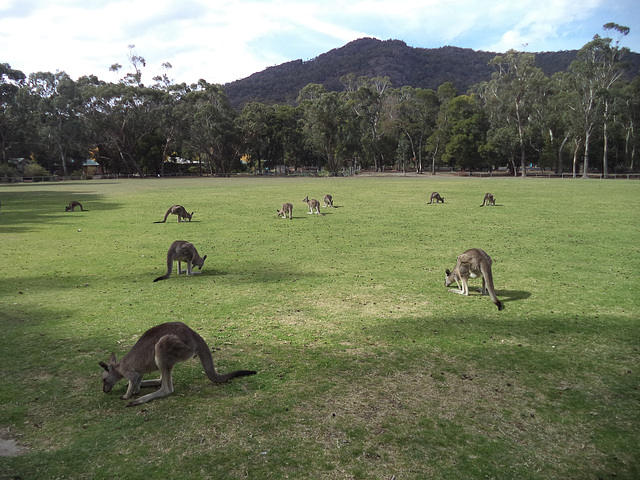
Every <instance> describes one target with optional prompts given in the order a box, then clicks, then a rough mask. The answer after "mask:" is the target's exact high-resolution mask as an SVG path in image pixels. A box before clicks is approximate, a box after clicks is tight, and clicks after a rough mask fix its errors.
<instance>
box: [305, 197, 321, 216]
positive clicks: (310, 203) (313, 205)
mask: <svg viewBox="0 0 640 480" xmlns="http://www.w3.org/2000/svg"><path fill="white" fill-rule="evenodd" d="M302 201H303V202H306V204H307V205H308V206H309V211H308V212H307V213H308V214H313V209H314V208H315V209H316V213H317V214H318V215H324V213H320V202H319V201H318V200H316V199H315V198H312V199H311V200H309V197H305V199H304V200H302Z"/></svg>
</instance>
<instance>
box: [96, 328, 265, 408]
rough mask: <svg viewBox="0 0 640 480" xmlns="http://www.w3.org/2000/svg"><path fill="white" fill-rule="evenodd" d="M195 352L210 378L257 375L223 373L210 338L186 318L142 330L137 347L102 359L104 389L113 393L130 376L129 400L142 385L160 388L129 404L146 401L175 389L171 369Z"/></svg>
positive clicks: (126, 395) (250, 372)
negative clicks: (148, 376) (152, 375)
mask: <svg viewBox="0 0 640 480" xmlns="http://www.w3.org/2000/svg"><path fill="white" fill-rule="evenodd" d="M195 355H197V356H198V358H200V362H201V363H202V367H203V368H204V371H205V373H206V374H207V377H208V378H209V380H211V381H212V382H214V383H222V382H226V381H227V380H231V379H232V378H235V377H243V376H247V375H255V374H256V372H255V371H253V370H236V371H235V372H231V373H227V374H224V375H220V374H218V373H217V372H216V369H215V366H214V364H213V358H212V357H211V351H210V350H209V347H208V345H207V342H205V341H204V339H203V338H202V337H201V336H200V335H199V334H198V333H196V332H195V331H194V330H192V329H191V328H189V327H188V326H187V325H185V324H184V323H182V322H168V323H163V324H160V325H157V326H155V327H153V328H150V329H149V330H147V331H146V332H144V333H143V334H142V336H141V337H140V338H139V339H138V341H137V342H136V343H135V345H134V346H133V348H132V349H131V350H130V351H129V353H127V354H126V355H125V356H124V357H122V360H120V361H119V362H118V361H117V359H116V354H115V353H112V354H111V357H110V358H109V363H105V362H98V365H100V366H101V367H102V368H103V369H104V372H102V390H103V391H104V393H109V392H110V391H111V389H112V388H113V387H114V385H115V384H116V383H118V382H119V381H120V380H121V379H123V378H126V379H127V380H128V381H129V385H128V388H127V392H126V393H125V394H124V395H122V396H121V397H120V398H121V399H122V400H127V399H129V398H131V396H132V395H137V394H138V393H139V392H140V387H157V386H159V387H160V388H159V389H158V390H156V391H155V392H153V393H149V394H147V395H143V396H142V397H140V398H138V399H136V400H133V401H132V402H129V403H128V404H127V407H133V406H135V405H142V404H143V403H147V402H150V401H151V400H153V399H155V398H160V397H164V396H166V395H169V394H171V393H173V378H172V377H171V371H172V370H173V367H174V365H175V364H176V363H178V362H184V361H186V360H189V359H190V358H193V357H194V356H195ZM156 370H160V375H161V377H160V378H159V379H157V380H142V377H144V375H145V374H147V373H151V372H155V371H156Z"/></svg>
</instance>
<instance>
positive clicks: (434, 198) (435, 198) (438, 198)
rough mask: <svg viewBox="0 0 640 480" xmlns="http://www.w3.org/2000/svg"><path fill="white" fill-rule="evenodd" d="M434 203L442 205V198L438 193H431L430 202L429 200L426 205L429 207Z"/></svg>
mask: <svg viewBox="0 0 640 480" xmlns="http://www.w3.org/2000/svg"><path fill="white" fill-rule="evenodd" d="M434 201H435V202H436V203H438V202H442V203H444V197H441V196H440V194H439V193H438V192H433V193H432V194H431V200H429V203H428V204H427V205H429V204H431V203H433V202H434Z"/></svg>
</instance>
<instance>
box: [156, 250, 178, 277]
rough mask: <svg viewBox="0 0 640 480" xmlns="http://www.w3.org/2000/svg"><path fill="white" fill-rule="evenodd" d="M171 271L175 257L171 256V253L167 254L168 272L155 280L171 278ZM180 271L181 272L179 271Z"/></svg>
mask: <svg viewBox="0 0 640 480" xmlns="http://www.w3.org/2000/svg"><path fill="white" fill-rule="evenodd" d="M171 272H173V259H172V258H170V257H169V255H167V273H165V274H164V275H162V276H160V277H158V278H156V279H155V280H154V282H157V281H158V280H166V279H167V278H169V277H170V276H171ZM178 273H180V272H178Z"/></svg>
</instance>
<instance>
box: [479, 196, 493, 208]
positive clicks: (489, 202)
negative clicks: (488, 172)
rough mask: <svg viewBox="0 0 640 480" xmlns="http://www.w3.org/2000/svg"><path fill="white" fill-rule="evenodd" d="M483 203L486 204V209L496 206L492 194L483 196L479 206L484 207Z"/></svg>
mask: <svg viewBox="0 0 640 480" xmlns="http://www.w3.org/2000/svg"><path fill="white" fill-rule="evenodd" d="M485 203H486V204H487V207H490V206H491V205H493V206H494V207H495V206H496V200H495V198H493V194H491V193H487V194H485V196H484V200H483V201H482V205H480V206H481V207H484V205H485Z"/></svg>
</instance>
